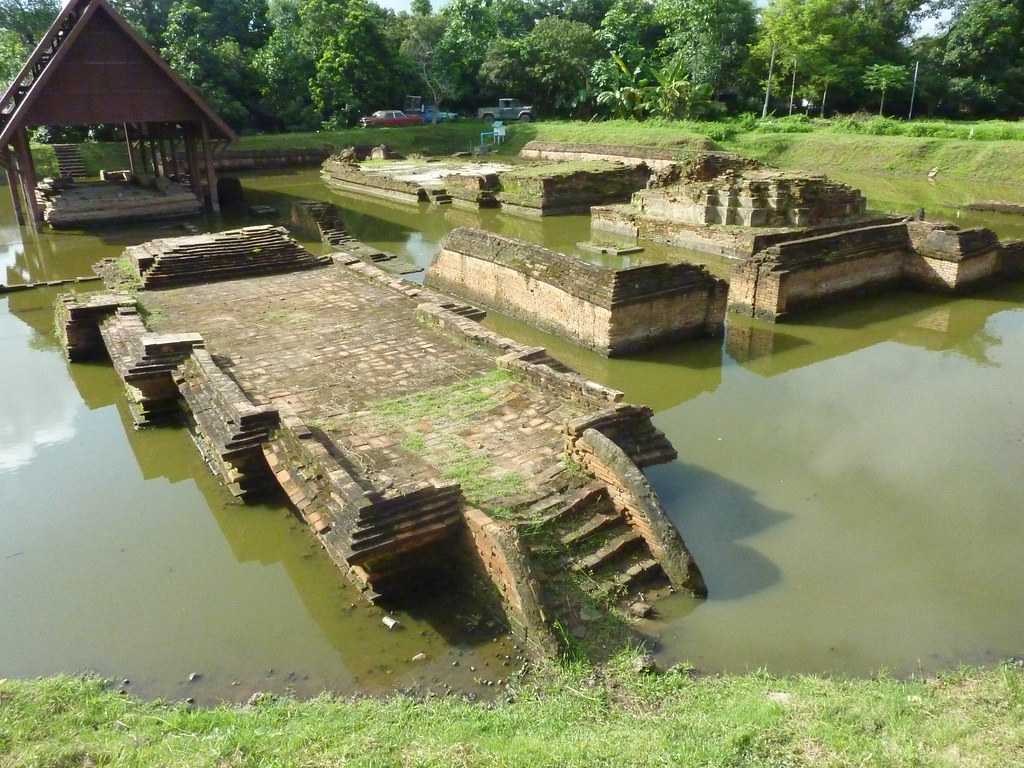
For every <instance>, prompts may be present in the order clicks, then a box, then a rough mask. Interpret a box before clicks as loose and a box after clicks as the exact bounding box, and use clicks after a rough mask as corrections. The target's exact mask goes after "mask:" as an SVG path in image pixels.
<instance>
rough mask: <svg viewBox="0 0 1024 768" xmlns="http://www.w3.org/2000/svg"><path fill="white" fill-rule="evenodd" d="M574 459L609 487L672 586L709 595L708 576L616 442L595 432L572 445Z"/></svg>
mask: <svg viewBox="0 0 1024 768" xmlns="http://www.w3.org/2000/svg"><path fill="white" fill-rule="evenodd" d="M571 450H572V453H573V456H574V457H575V458H576V459H577V461H579V462H580V463H581V464H582V465H583V466H584V467H586V468H587V470H588V471H589V472H591V473H592V474H593V475H594V476H595V477H596V478H597V479H598V480H600V481H601V482H602V483H604V484H605V485H606V486H607V488H608V493H609V495H610V497H611V499H612V502H613V503H614V505H615V507H616V508H617V509H618V510H620V511H621V512H622V514H623V515H624V516H625V518H626V520H627V522H628V523H629V525H630V526H632V527H633V528H634V529H635V530H636V531H637V532H638V533H639V534H640V535H641V536H642V537H643V539H644V541H645V542H646V544H647V547H648V549H650V551H651V554H652V555H654V557H655V558H656V559H657V561H658V563H659V564H660V565H661V567H662V569H663V570H664V571H665V574H666V575H667V576H668V578H669V581H670V582H671V584H672V586H674V587H675V588H676V589H685V590H688V591H689V592H691V593H693V594H694V595H695V596H698V597H705V596H706V595H707V586H706V585H705V584H704V577H703V576H702V575H701V572H700V569H699V568H698V567H697V563H696V561H695V560H694V559H693V556H692V555H691V554H690V551H689V550H688V549H687V547H686V543H685V542H684V541H683V538H682V536H680V535H679V532H678V531H677V530H676V528H675V526H674V525H673V524H672V521H671V520H669V519H668V516H667V515H666V514H665V509H664V507H662V505H661V500H660V499H659V498H658V494H657V493H656V492H655V490H654V489H653V488H652V487H651V484H650V483H649V482H648V481H647V478H646V477H644V475H643V473H642V472H641V471H640V469H639V468H638V467H637V465H636V464H635V463H634V462H633V461H632V460H631V459H630V458H629V456H627V455H626V453H625V452H624V451H623V450H622V448H620V447H619V446H618V445H617V444H616V443H615V442H613V441H612V440H610V439H609V438H608V437H606V436H605V435H603V434H602V433H600V432H598V431H597V430H595V429H588V430H586V431H585V432H584V433H583V435H582V436H581V437H579V438H578V439H576V440H575V441H574V442H573V443H572V448H571Z"/></svg>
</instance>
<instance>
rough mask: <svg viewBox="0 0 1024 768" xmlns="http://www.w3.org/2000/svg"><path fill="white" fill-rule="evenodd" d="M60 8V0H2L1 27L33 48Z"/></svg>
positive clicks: (0, 4) (26, 45) (27, 46)
mask: <svg viewBox="0 0 1024 768" xmlns="http://www.w3.org/2000/svg"><path fill="white" fill-rule="evenodd" d="M60 8H61V3H60V0H0V29H6V30H9V31H11V32H14V33H15V34H16V35H18V37H19V38H21V42H22V43H23V44H24V45H25V47H26V48H33V47H34V46H35V44H36V43H37V42H39V38H41V37H42V36H43V35H44V34H45V32H46V30H47V29H49V28H50V24H52V23H53V20H54V19H55V18H57V14H58V13H60Z"/></svg>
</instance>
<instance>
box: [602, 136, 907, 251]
mask: <svg viewBox="0 0 1024 768" xmlns="http://www.w3.org/2000/svg"><path fill="white" fill-rule="evenodd" d="M591 216H592V226H593V227H594V229H596V230H603V231H607V232H616V233H618V234H623V235H627V236H630V237H638V238H643V239H646V240H651V241H654V242H661V243H666V244H669V245H674V246H679V247H682V248H687V249H690V250H694V251H700V252H703V253H710V254H714V255H718V256H725V257H729V258H746V257H748V256H751V255H752V254H754V253H756V252H757V251H760V250H762V249H763V248H765V247H767V246H768V245H770V244H772V243H775V242H779V241H782V240H787V239H793V238H796V237H806V236H808V235H810V234H815V233H822V232H829V231H835V230H840V229H845V228H849V227H853V226H863V225H864V224H867V223H872V222H874V223H882V222H884V221H891V220H893V219H892V218H891V217H889V218H885V219H880V220H879V219H870V218H869V217H868V215H867V212H866V201H865V199H864V196H863V195H862V194H861V193H860V191H859V190H856V189H854V188H852V187H849V186H847V185H845V184H838V183H836V182H832V181H830V180H828V179H827V178H825V177H824V176H817V175H808V174H802V173H795V172H790V171H779V170H775V169H768V168H764V167H763V166H761V165H760V164H759V163H757V162H755V161H752V160H747V159H744V158H740V157H737V156H735V155H730V154H728V153H723V152H695V153H691V154H690V155H688V156H687V157H685V158H684V159H680V160H678V161H677V162H675V163H673V164H671V165H668V166H665V167H663V168H662V169H661V170H660V171H659V172H658V173H657V174H656V175H655V176H653V177H652V178H651V181H650V183H649V184H648V186H647V188H646V189H643V190H640V191H638V192H636V193H635V194H634V195H633V197H632V199H631V201H630V202H629V203H627V204H622V205H611V206H595V207H594V208H592V209H591Z"/></svg>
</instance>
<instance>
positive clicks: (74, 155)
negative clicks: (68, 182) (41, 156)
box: [51, 144, 88, 179]
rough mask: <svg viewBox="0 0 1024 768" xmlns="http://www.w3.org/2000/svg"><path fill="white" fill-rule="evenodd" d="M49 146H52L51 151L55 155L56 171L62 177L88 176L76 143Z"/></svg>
mask: <svg viewBox="0 0 1024 768" xmlns="http://www.w3.org/2000/svg"><path fill="white" fill-rule="evenodd" d="M51 146H52V147H53V153H54V154H55V155H56V156H57V167H58V168H59V171H58V172H59V174H60V177H61V178H62V179H73V178H82V177H84V176H88V174H87V173H86V171H85V163H84V162H82V155H81V154H80V153H79V151H78V145H77V144H53V145H51Z"/></svg>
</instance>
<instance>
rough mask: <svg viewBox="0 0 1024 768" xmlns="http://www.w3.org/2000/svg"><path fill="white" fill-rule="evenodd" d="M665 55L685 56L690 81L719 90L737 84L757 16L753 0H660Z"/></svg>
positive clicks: (754, 30) (662, 52) (661, 49)
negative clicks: (751, 0) (663, 26)
mask: <svg viewBox="0 0 1024 768" xmlns="http://www.w3.org/2000/svg"><path fill="white" fill-rule="evenodd" d="M655 13H656V16H657V18H658V19H659V20H660V21H661V22H662V23H663V24H664V25H665V32H666V34H665V38H664V40H662V42H661V45H660V52H661V54H662V56H663V58H665V59H666V60H667V59H674V58H675V57H676V56H682V58H683V61H684V63H685V66H686V69H687V72H688V73H689V77H690V80H691V81H692V82H693V83H695V84H697V85H708V86H710V87H711V88H712V90H713V91H715V92H718V91H719V90H721V89H722V88H724V87H729V86H733V85H735V84H736V82H737V79H738V75H739V72H740V71H741V69H742V68H743V64H744V61H745V59H746V56H747V51H748V48H749V44H750V42H751V41H752V40H753V38H754V34H755V32H756V29H757V18H756V15H755V13H754V6H753V5H752V3H751V2H750V0H658V3H657V6H656V11H655Z"/></svg>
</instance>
